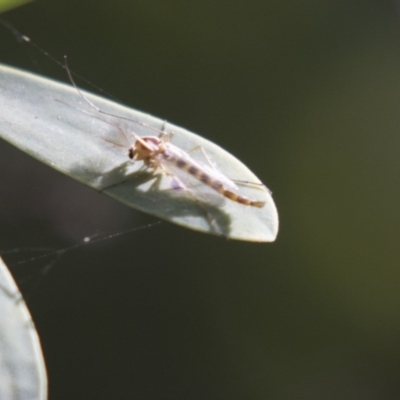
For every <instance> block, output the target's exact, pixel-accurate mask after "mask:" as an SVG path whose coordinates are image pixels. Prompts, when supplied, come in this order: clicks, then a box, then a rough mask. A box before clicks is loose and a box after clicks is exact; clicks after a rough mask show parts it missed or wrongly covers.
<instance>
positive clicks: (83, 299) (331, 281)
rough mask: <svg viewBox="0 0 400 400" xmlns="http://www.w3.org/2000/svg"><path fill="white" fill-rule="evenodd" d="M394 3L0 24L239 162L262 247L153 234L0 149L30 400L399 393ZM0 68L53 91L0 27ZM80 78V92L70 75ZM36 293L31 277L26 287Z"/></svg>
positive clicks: (313, 0) (1, 230)
mask: <svg viewBox="0 0 400 400" xmlns="http://www.w3.org/2000/svg"><path fill="white" fill-rule="evenodd" d="M399 3H400V2H398V1H395V0H392V1H389V0H387V1H385V0H375V1H373V0H370V1H366V0H364V1H361V0H360V1H356V0H343V1H321V0H318V1H317V0H308V1H306V0H303V1H298V0H289V1H284V2H283V1H278V0H254V1H244V0H236V1H226V0H221V1H211V0H201V1H200V0H198V1H195V0H192V1H189V0H187V1H178V0H168V1H167V0H158V1H151V0H146V1H144V0H142V1H128V0H125V1H124V0H114V1H113V2H110V1H99V0H97V1H94V0H83V1H82V0H79V1H78V0H75V1H72V0H65V1H64V0H56V1H54V0H53V1H50V0H47V1H38V2H36V3H33V4H30V5H28V6H25V7H21V8H19V9H16V10H13V11H11V12H8V13H6V14H4V15H3V17H4V18H5V19H7V20H8V21H10V22H12V23H13V24H14V25H15V26H16V27H17V28H18V29H19V30H20V31H22V33H24V34H26V35H28V36H29V37H30V38H31V39H32V40H33V41H34V42H36V43H37V44H39V45H40V46H42V47H43V48H45V49H46V50H48V51H49V52H50V53H51V54H52V55H54V56H55V57H56V58H58V59H62V56H63V55H64V54H67V55H68V56H69V63H70V66H71V68H72V69H73V70H74V71H76V72H77V73H79V74H81V75H83V76H85V77H87V78H88V79H89V80H90V81H92V82H95V83H96V84H98V85H99V86H100V87H101V88H103V89H104V90H106V91H107V92H109V93H111V94H112V95H113V96H115V97H117V98H119V99H121V101H123V102H124V103H126V104H128V105H131V106H133V107H135V108H138V109H141V110H145V111H148V112H150V113H152V114H154V115H157V116H159V117H161V118H165V119H167V120H169V121H171V122H174V123H176V124H178V125H181V126H184V127H187V128H188V129H190V130H192V131H194V132H197V133H199V134H202V135H204V136H205V137H207V138H209V139H211V140H213V141H215V142H217V143H218V144H220V145H221V146H222V147H224V148H226V149H227V150H229V151H231V152H232V153H233V154H235V155H237V156H238V157H239V158H240V159H241V160H242V161H243V162H244V163H245V164H247V165H248V166H249V167H250V168H251V169H252V170H253V171H254V172H255V173H256V174H257V175H258V176H259V177H260V179H261V180H262V181H263V182H265V183H266V184H267V185H268V186H269V187H270V188H271V189H272V190H273V193H274V199H275V201H276V204H277V207H278V211H279V214H280V221H281V229H280V233H279V236H278V239H277V241H276V242H275V243H273V244H252V243H244V242H235V241H227V240H224V239H219V238H216V237H212V236H208V235H204V234H199V233H196V232H191V231H188V230H185V229H183V228H179V227H176V226H174V225H171V224H169V223H166V222H163V223H161V224H160V225H157V226H156V227H154V228H151V229H145V230H142V231H139V232H136V233H131V234H128V235H125V236H122V237H119V238H116V239H113V240H107V241H104V242H102V243H101V244H97V245H96V244H92V245H90V246H83V247H81V248H79V249H77V250H75V251H71V252H67V253H66V254H65V255H64V256H63V257H61V258H60V259H59V260H58V261H57V262H56V263H55V264H54V267H53V268H52V269H51V271H50V272H49V273H48V274H46V275H45V279H41V277H42V276H43V273H42V272H43V268H45V267H46V266H49V265H50V260H49V259H40V260H37V261H36V262H35V263H27V264H23V265H15V264H16V263H17V261H18V260H20V259H26V258H29V257H30V256H31V255H32V253H28V252H26V251H25V250H24V249H26V248H28V247H37V246H41V247H42V246H44V247H53V248H64V247H68V246H70V245H73V244H75V243H78V242H79V241H80V240H82V238H83V237H84V236H86V235H91V234H94V233H97V232H98V233H103V232H109V231H120V230H124V229H128V228H132V227H135V226H141V225H144V224H146V223H149V222H152V221H155V219H154V218H152V217H150V216H147V215H143V214H141V213H139V212H136V211H135V210H132V209H129V208H127V207H125V206H124V205H122V204H119V203H117V202H115V201H113V200H111V199H109V198H107V197H106V196H104V195H99V194H98V193H97V192H95V191H93V190H91V189H89V188H87V187H85V186H83V185H82V184H80V183H77V182H75V181H73V180H71V179H69V178H67V177H65V176H63V175H61V174H59V173H58V172H56V171H54V170H51V169H50V168H48V167H46V166H45V165H42V164H40V163H39V162H37V161H35V160H33V159H31V158H30V157H29V156H27V155H25V154H23V153H21V152H20V151H19V150H16V149H14V148H13V147H12V146H10V145H9V144H7V143H5V142H0V168H1V171H2V172H1V174H0V187H1V189H0V246H1V248H2V249H13V248H19V249H20V251H19V252H17V254H16V255H13V257H11V256H10V255H9V256H6V257H5V259H6V261H7V262H8V263H9V264H11V265H14V266H13V267H12V272H13V273H14V275H15V276H16V277H17V279H18V280H19V282H20V284H21V287H22V289H23V291H24V293H26V294H27V295H28V296H29V298H28V304H29V307H30V309H31V311H32V314H33V317H34V320H35V322H36V325H37V328H38V331H39V334H40V337H41V340H42V344H43V349H44V354H45V357H46V362H47V367H48V372H49V380H50V399H52V400H61V399H62V400H64V399H65V400H67V399H68V400H71V399H84V400H90V399H99V400H100V399H146V400H148V399H157V400H158V399H230V400H236V399H257V400H258V399H260V400H261V399H262V400H263V399H271V400H286V399H288V400H291V399H342V400H343V399H352V400H354V399H362V400H365V399H399V398H400V379H399V376H400V243H399V226H400V179H399V178H400V174H399V167H400V157H399V154H400V5H399ZM0 49H1V55H0V61H1V62H4V63H7V64H11V65H14V66H18V67H20V68H23V69H27V70H31V71H35V72H37V73H40V74H42V75H44V76H48V77H52V78H55V79H59V80H64V81H67V80H68V79H67V77H66V74H65V71H63V70H62V69H61V68H59V67H57V66H55V65H54V64H52V63H51V62H50V61H49V60H48V59H46V58H45V57H43V56H42V55H41V54H39V53H37V52H35V51H33V49H32V48H30V47H27V46H23V45H20V44H18V43H17V41H16V40H15V39H14V38H13V36H12V35H11V34H10V32H9V31H7V30H5V29H1V30H0ZM79 84H80V85H81V86H82V87H87V86H85V83H84V82H79ZM38 283H40V284H39V285H38Z"/></svg>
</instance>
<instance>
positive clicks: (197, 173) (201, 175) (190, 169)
mask: <svg viewBox="0 0 400 400" xmlns="http://www.w3.org/2000/svg"><path fill="white" fill-rule="evenodd" d="M162 157H163V159H164V160H166V161H168V162H169V163H171V164H174V165H175V166H176V167H178V168H179V169H181V170H183V171H186V172H187V173H188V174H190V175H192V176H193V177H195V178H196V179H197V180H199V181H200V182H202V183H204V184H205V185H207V186H209V187H210V188H212V189H214V190H215V191H217V192H218V193H220V194H221V195H222V196H225V197H227V198H228V199H230V200H232V201H235V202H237V203H240V204H243V205H246V206H251V207H258V208H261V207H264V205H265V202H264V201H257V200H251V199H249V198H248V197H246V196H242V195H239V194H237V193H235V192H233V191H232V190H230V189H228V188H227V187H226V186H225V185H224V184H223V183H222V182H221V181H220V180H219V179H218V178H213V177H212V176H211V174H209V173H207V172H206V171H204V169H202V168H201V167H200V166H197V165H196V164H194V163H191V162H190V160H185V159H184V158H180V157H177V156H175V155H172V154H170V153H169V152H167V151H166V152H164V153H163V154H162Z"/></svg>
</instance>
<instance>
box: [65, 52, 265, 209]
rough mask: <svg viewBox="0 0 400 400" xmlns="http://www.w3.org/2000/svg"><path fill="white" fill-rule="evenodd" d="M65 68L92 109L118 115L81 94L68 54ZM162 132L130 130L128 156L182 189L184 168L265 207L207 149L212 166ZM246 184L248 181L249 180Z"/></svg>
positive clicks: (227, 194) (247, 203)
mask: <svg viewBox="0 0 400 400" xmlns="http://www.w3.org/2000/svg"><path fill="white" fill-rule="evenodd" d="M65 69H66V71H67V73H68V76H69V79H70V81H71V83H72V84H73V86H74V87H75V88H76V90H77V91H78V93H79V95H80V96H81V97H82V98H83V100H84V101H85V102H86V103H88V104H89V105H90V106H91V107H92V108H94V109H95V110H96V111H98V112H99V113H101V114H105V115H109V116H113V117H115V115H113V114H110V113H107V112H105V111H103V110H101V109H100V108H98V107H97V106H96V105H95V104H93V103H92V102H91V101H90V100H89V99H88V98H87V97H86V96H85V95H84V94H83V93H82V91H81V90H80V89H79V87H78V86H77V85H76V83H75V81H74V79H73V77H72V73H71V71H70V69H69V67H68V64H67V59H66V57H65ZM122 119H125V118H122ZM130 121H132V122H135V123H138V124H139V125H142V126H145V127H147V128H150V129H153V130H157V129H155V128H154V127H152V126H149V125H147V124H145V123H142V122H139V121H135V120H130ZM157 131H159V130H157ZM159 132H160V134H159V135H158V136H155V135H152V136H139V135H137V134H136V133H134V132H130V133H131V135H132V136H133V137H134V138H135V142H134V144H133V145H131V146H130V147H129V149H128V156H129V158H130V159H131V160H133V161H142V162H143V163H144V165H145V166H146V167H148V168H150V169H152V170H153V172H155V173H156V172H161V173H163V174H165V175H167V176H169V177H171V178H173V179H174V181H175V182H178V187H180V188H185V186H186V185H185V184H184V183H183V182H182V181H181V180H180V179H179V178H178V177H177V176H174V173H173V171H172V170H173V169H176V168H177V169H179V170H181V171H183V172H184V173H187V174H189V175H191V176H192V177H193V178H194V179H196V180H197V181H198V182H201V183H202V184H204V185H206V186H208V187H209V188H211V189H213V190H214V191H216V192H218V193H219V194H221V195H222V196H224V197H226V198H228V199H229V200H232V201H234V202H236V203H239V204H242V205H245V206H250V207H256V208H262V207H264V206H265V202H264V201H260V200H253V199H250V198H248V197H246V196H244V195H241V194H239V193H238V192H239V189H238V187H237V186H236V184H235V183H234V182H233V181H232V180H230V179H228V178H227V177H226V176H224V175H223V174H222V173H221V172H219V171H217V170H216V168H215V167H214V166H213V164H212V163H211V162H210V161H209V160H208V157H207V155H206V154H205V153H204V150H203V153H204V154H205V156H206V159H207V160H208V163H209V164H210V165H211V168H210V167H208V166H206V165H203V164H201V163H199V162H197V161H196V160H195V159H194V158H193V157H192V156H191V155H190V154H189V153H188V152H186V151H184V150H183V149H181V148H179V147H178V146H175V145H174V144H172V143H171V139H172V137H173V134H172V133H171V132H165V131H164V130H162V131H159ZM243 183H245V184H249V182H243ZM250 184H251V183H250ZM254 185H262V186H263V184H262V183H255V184H254ZM112 186H115V185H112Z"/></svg>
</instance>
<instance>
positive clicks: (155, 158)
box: [129, 132, 265, 208]
mask: <svg viewBox="0 0 400 400" xmlns="http://www.w3.org/2000/svg"><path fill="white" fill-rule="evenodd" d="M135 136H136V141H135V143H134V144H133V145H132V146H131V147H130V148H129V158H130V159H132V160H134V161H143V163H144V164H145V165H146V166H147V167H150V168H152V169H153V170H154V171H158V170H161V171H162V172H164V173H165V174H167V175H170V172H169V167H170V166H171V167H176V168H179V169H180V170H182V171H185V172H186V173H188V174H190V175H192V176H193V177H194V178H195V179H197V180H198V181H199V182H201V183H203V184H204V185H206V186H208V187H210V188H211V189H213V190H215V191H216V192H218V193H220V194H221V195H223V196H225V197H226V198H228V199H230V200H232V201H235V202H237V203H240V204H243V205H246V206H252V207H258V208H261V207H264V205H265V202H264V201H258V200H252V199H249V198H248V197H246V196H242V195H240V194H238V193H237V187H236V185H235V184H234V183H233V181H231V180H229V179H228V178H226V177H225V176H223V175H222V174H221V173H220V172H217V171H216V170H212V169H209V168H206V167H205V166H203V165H201V164H200V163H198V162H197V161H196V160H194V159H193V157H191V156H190V155H189V154H188V153H187V152H185V151H184V150H182V149H180V148H179V147H177V146H175V145H173V144H172V143H171V139H172V135H171V134H168V133H163V132H161V134H160V136H143V137H140V136H137V135H135Z"/></svg>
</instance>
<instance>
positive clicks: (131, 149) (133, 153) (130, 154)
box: [128, 147, 135, 159]
mask: <svg viewBox="0 0 400 400" xmlns="http://www.w3.org/2000/svg"><path fill="white" fill-rule="evenodd" d="M128 156H129V158H130V159H132V158H133V157H134V156H135V152H134V150H133V148H132V147H129V151H128Z"/></svg>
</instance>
